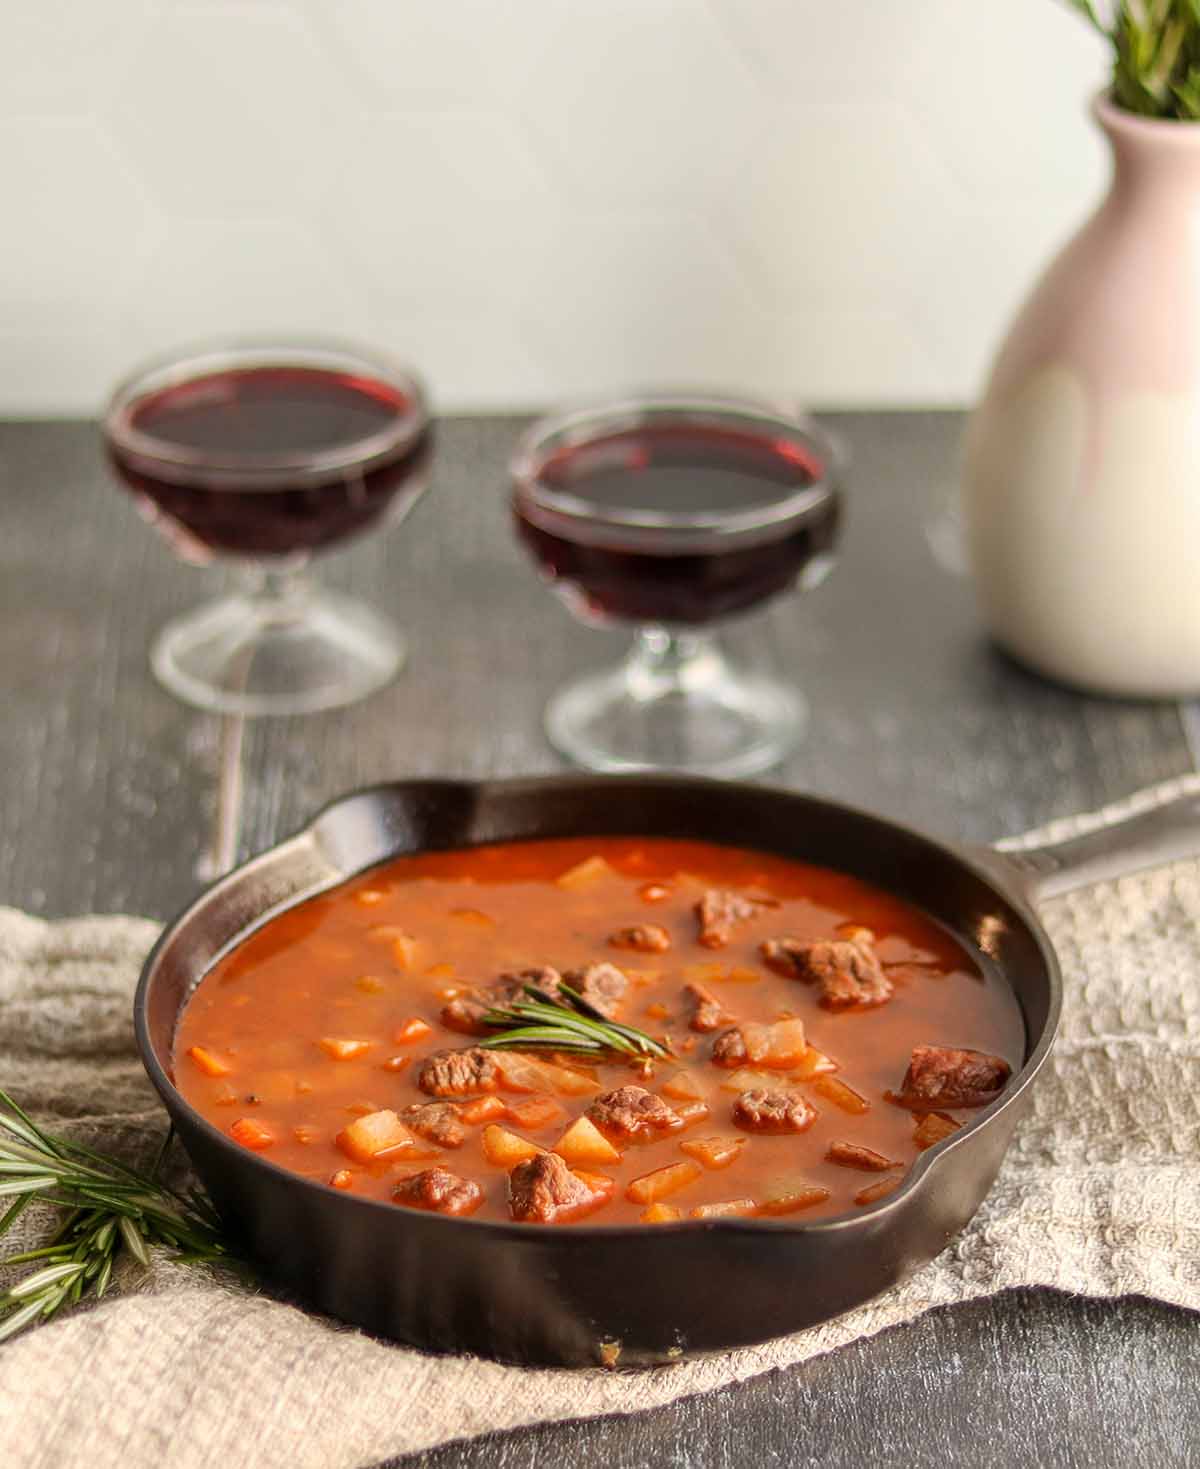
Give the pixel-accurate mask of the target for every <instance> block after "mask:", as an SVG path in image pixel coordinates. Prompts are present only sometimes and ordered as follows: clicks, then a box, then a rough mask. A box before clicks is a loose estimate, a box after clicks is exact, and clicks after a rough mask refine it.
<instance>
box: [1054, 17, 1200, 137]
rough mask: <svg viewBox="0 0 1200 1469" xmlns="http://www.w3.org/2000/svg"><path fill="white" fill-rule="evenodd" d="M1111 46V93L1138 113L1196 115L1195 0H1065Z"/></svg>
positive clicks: (1199, 54)
mask: <svg viewBox="0 0 1200 1469" xmlns="http://www.w3.org/2000/svg"><path fill="white" fill-rule="evenodd" d="M1067 3H1068V4H1070V5H1071V6H1073V7H1074V8H1075V9H1076V10H1078V11H1079V12H1080V13H1081V14H1082V15H1083V16H1084V17H1085V18H1086V19H1087V20H1088V22H1089V23H1090V24H1091V25H1092V26H1093V27H1094V28H1095V29H1096V30H1097V31H1099V32H1100V34H1101V35H1102V36H1103V37H1104V38H1105V40H1106V41H1107V42H1108V43H1109V45H1110V46H1111V47H1112V52H1113V72H1112V99H1113V101H1114V102H1115V103H1116V104H1117V106H1118V107H1123V108H1124V109H1125V110H1126V111H1127V112H1134V113H1137V114H1139V115H1140V116H1142V117H1155V118H1165V119H1174V120H1176V121H1181V122H1195V121H1196V120H1197V119H1200V0H1116V3H1108V4H1104V3H1103V0H1067Z"/></svg>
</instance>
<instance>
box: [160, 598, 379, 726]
mask: <svg viewBox="0 0 1200 1469" xmlns="http://www.w3.org/2000/svg"><path fill="white" fill-rule="evenodd" d="M268 585H269V584H268ZM404 654H405V645H404V639H403V637H402V636H401V634H400V632H399V631H398V630H397V629H396V628H394V627H393V626H392V625H391V623H390V622H388V621H387V620H386V619H385V618H383V617H380V616H379V615H378V614H377V613H375V612H372V611H371V610H370V608H368V607H364V606H362V605H361V604H360V603H358V602H355V601H353V600H352V599H350V598H348V597H339V596H336V595H334V594H333V593H330V592H317V591H314V590H313V589H312V588H310V587H309V586H307V584H305V583H299V584H297V583H296V582H294V581H292V580H290V579H289V580H287V581H285V582H283V583H282V584H281V586H280V588H279V590H277V591H276V592H275V593H274V594H272V593H271V592H270V591H269V590H265V589H264V590H262V591H259V592H257V593H250V594H246V595H234V596H230V597H223V598H222V599H221V600H220V601H218V602H212V603H209V604H208V605H207V606H204V607H199V608H197V609H196V610H195V611H194V612H188V613H185V614H184V615H183V616H182V617H177V618H175V619H174V620H173V621H171V622H169V623H167V625H166V627H164V628H163V630H162V632H160V633H159V635H158V637H157V639H156V640H155V642H154V646H153V648H152V649H151V651H150V665H151V667H152V668H153V670H154V673H155V675H156V676H157V678H158V680H159V682H160V683H162V684H163V685H164V686H165V687H166V688H167V689H169V690H170V691H171V693H173V694H175V695H176V696H177V697H178V698H180V699H183V700H184V701H185V702H186V703H188V704H194V705H196V706H197V707H198V708H200V709H208V710H213V711H215V712H217V713H221V714H247V715H259V714H310V713H313V712H314V711H316V710H318V709H335V708H337V707H338V706H339V705H342V704H352V703H354V702H355V701H356V700H358V699H363V698H365V697H366V696H367V695H368V694H370V693H373V692H374V691H375V690H376V689H378V688H381V687H382V686H383V685H384V684H386V683H388V682H390V681H391V679H393V678H394V677H395V676H396V674H397V672H398V671H399V669H400V667H401V665H402V664H403V662H404Z"/></svg>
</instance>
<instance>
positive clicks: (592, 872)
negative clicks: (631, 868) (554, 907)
mask: <svg viewBox="0 0 1200 1469" xmlns="http://www.w3.org/2000/svg"><path fill="white" fill-rule="evenodd" d="M615 876H616V873H615V872H614V871H613V869H612V867H610V866H609V864H608V863H607V862H606V861H605V860H604V858H603V857H601V856H595V857H587V858H585V859H584V860H583V861H582V862H577V863H576V864H575V866H574V867H568V868H567V870H566V872H562V873H559V875H558V877H557V878H555V882H556V883H557V884H558V886H559V887H560V888H566V889H567V890H568V891H569V892H574V891H575V890H576V889H578V888H587V887H591V885H592V884H593V883H595V882H599V881H600V880H601V878H605V877H615Z"/></svg>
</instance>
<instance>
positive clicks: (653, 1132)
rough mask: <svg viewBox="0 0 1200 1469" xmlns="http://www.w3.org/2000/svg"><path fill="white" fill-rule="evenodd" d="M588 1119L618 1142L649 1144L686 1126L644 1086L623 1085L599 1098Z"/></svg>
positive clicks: (588, 1113)
mask: <svg viewBox="0 0 1200 1469" xmlns="http://www.w3.org/2000/svg"><path fill="white" fill-rule="evenodd" d="M587 1115H588V1117H589V1118H590V1119H591V1120H592V1121H593V1122H594V1123H595V1124H596V1126H597V1127H598V1128H599V1129H600V1131H601V1132H603V1133H605V1134H606V1135H607V1136H608V1137H610V1138H612V1139H613V1141H615V1142H648V1141H649V1140H650V1139H651V1138H654V1137H656V1136H658V1135H659V1134H660V1133H664V1132H674V1131H675V1129H676V1128H678V1127H682V1126H683V1120H682V1118H680V1117H679V1115H678V1114H677V1113H676V1112H674V1111H672V1109H671V1108H670V1107H668V1106H667V1104H666V1102H664V1101H663V1099H662V1098H661V1097H656V1096H655V1095H654V1093H653V1092H648V1091H647V1090H646V1089H645V1087H641V1086H619V1087H617V1089H616V1090H615V1091H611V1092H605V1093H604V1095H603V1096H602V1097H597V1098H596V1100H595V1101H594V1102H593V1103H592V1105H591V1106H590V1107H589V1108H588V1109H587Z"/></svg>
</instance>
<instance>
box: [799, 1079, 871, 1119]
mask: <svg viewBox="0 0 1200 1469" xmlns="http://www.w3.org/2000/svg"><path fill="white" fill-rule="evenodd" d="M812 1088H813V1091H815V1092H817V1093H818V1094H819V1095H820V1096H822V1097H824V1098H825V1100H826V1101H827V1102H832V1103H833V1105H834V1106H835V1107H840V1108H841V1109H842V1111H843V1112H849V1113H850V1114H851V1116H853V1117H861V1116H862V1114H863V1113H864V1112H869V1111H870V1110H871V1104H870V1102H868V1101H867V1099H866V1097H862V1096H859V1094H858V1092H856V1091H855V1090H854V1088H853V1087H849V1086H847V1085H846V1083H845V1082H844V1081H839V1080H838V1078H837V1077H836V1076H818V1077H817V1079H816V1080H815V1081H814V1082H813V1084H812Z"/></svg>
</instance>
